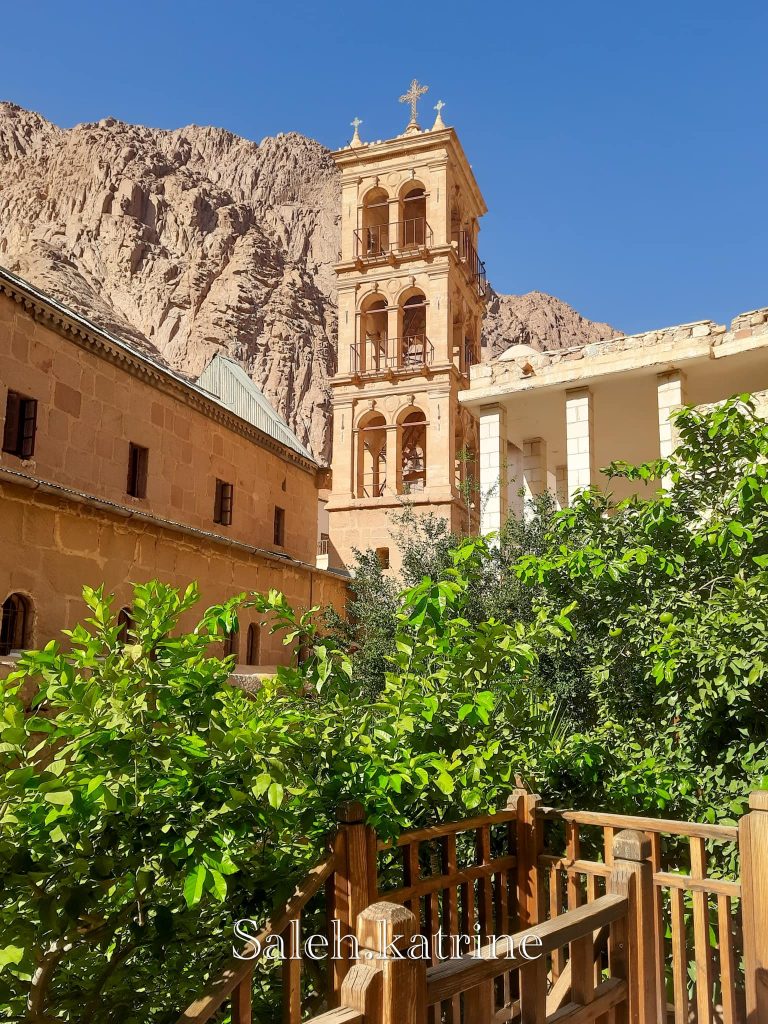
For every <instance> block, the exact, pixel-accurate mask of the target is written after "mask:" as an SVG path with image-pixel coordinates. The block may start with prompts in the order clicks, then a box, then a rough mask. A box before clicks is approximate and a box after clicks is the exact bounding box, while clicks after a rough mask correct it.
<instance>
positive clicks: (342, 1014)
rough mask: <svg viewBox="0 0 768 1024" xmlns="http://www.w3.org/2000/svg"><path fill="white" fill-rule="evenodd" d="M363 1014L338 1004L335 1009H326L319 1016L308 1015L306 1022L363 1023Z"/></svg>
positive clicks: (329, 1023)
mask: <svg viewBox="0 0 768 1024" xmlns="http://www.w3.org/2000/svg"><path fill="white" fill-rule="evenodd" d="M364 1021H365V1014H363V1013H361V1012H360V1011H359V1010H352V1009H350V1007H348V1006H339V1007H338V1008H337V1009H335V1010H327V1011H326V1012H325V1013H321V1014H320V1016H319V1017H310V1019H309V1020H308V1021H307V1022H306V1024H364Z"/></svg>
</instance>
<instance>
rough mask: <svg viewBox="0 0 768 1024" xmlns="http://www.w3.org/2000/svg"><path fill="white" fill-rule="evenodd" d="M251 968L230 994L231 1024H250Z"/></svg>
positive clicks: (251, 1000) (251, 1017)
mask: <svg viewBox="0 0 768 1024" xmlns="http://www.w3.org/2000/svg"><path fill="white" fill-rule="evenodd" d="M252 986H253V968H251V970H250V972H249V973H248V974H247V975H246V976H245V977H244V978H243V980H242V981H241V982H239V983H238V984H237V985H236V986H235V990H234V992H233V993H232V1024H251V1021H252V1019H253V989H252Z"/></svg>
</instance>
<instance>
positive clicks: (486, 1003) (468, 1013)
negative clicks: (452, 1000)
mask: <svg viewBox="0 0 768 1024" xmlns="http://www.w3.org/2000/svg"><path fill="white" fill-rule="evenodd" d="M493 1017H494V1010H493V981H492V980H488V981H484V982H483V983H482V985H476V986H475V988H471V989H468V990H467V991H466V992H465V993H464V1020H465V1021H467V1024H469V1022H470V1021H471V1024H492V1021H493Z"/></svg>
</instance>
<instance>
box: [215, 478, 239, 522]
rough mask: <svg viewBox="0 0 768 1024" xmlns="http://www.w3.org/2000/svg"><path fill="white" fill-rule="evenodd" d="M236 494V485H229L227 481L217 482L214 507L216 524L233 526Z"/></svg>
mask: <svg viewBox="0 0 768 1024" xmlns="http://www.w3.org/2000/svg"><path fill="white" fill-rule="evenodd" d="M234 494H235V488H234V484H228V483H227V482H226V481H225V480H217V481H216V499H215V501H214V505H213V521H214V523H220V524H221V525H222V526H230V525H231V523H232V500H233V498H234Z"/></svg>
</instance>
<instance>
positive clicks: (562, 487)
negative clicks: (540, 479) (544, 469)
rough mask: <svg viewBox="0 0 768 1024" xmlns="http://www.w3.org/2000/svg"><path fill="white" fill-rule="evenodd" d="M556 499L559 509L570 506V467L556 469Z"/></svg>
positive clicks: (557, 467)
mask: <svg viewBox="0 0 768 1024" xmlns="http://www.w3.org/2000/svg"><path fill="white" fill-rule="evenodd" d="M555 497H556V498H557V506H558V508H565V507H566V506H567V505H568V467H567V466H556V467H555Z"/></svg>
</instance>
